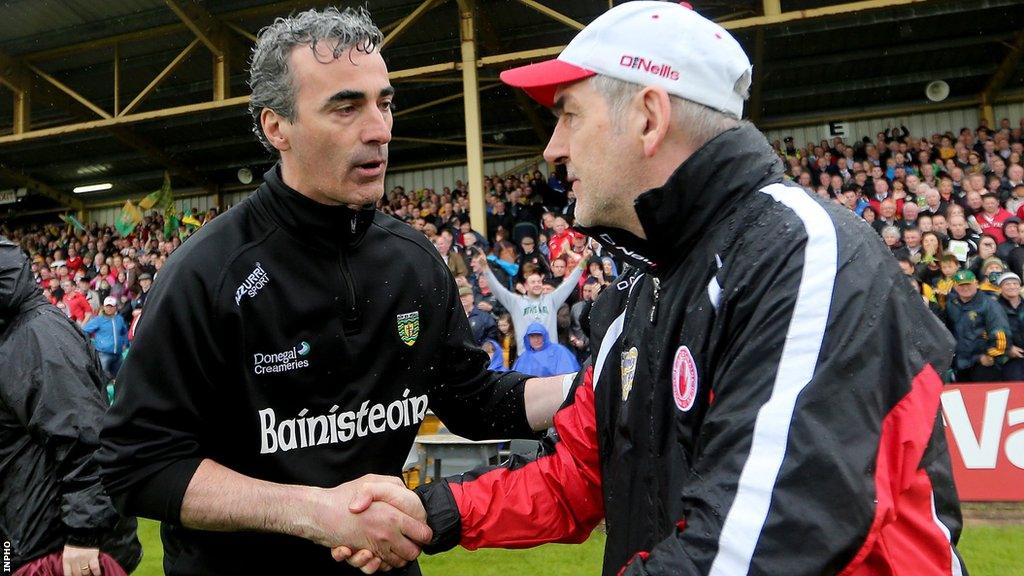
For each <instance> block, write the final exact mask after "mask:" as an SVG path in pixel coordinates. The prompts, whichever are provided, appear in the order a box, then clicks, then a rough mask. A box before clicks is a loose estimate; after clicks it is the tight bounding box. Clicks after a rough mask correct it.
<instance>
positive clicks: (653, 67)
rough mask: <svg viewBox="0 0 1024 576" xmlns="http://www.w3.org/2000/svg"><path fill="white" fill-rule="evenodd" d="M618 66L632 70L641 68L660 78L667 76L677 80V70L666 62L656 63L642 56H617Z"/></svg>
mask: <svg viewBox="0 0 1024 576" xmlns="http://www.w3.org/2000/svg"><path fill="white" fill-rule="evenodd" d="M619 66H622V67H623V68H632V69H633V70H643V71H644V72H648V73H650V74H654V75H655V76H661V77H662V78H668V79H669V80H679V71H678V70H675V69H673V68H672V66H670V65H668V64H657V63H655V62H654V61H653V60H648V59H647V58H644V57H642V56H630V55H629V54H623V55H622V57H621V58H619Z"/></svg>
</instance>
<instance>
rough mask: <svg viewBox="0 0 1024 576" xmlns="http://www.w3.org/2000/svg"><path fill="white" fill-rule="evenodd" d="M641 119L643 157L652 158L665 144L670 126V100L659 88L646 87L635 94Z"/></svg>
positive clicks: (663, 90)
mask: <svg viewBox="0 0 1024 576" xmlns="http://www.w3.org/2000/svg"><path fill="white" fill-rule="evenodd" d="M637 99H638V102H637V104H638V105H639V107H640V110H639V112H640V115H641V117H642V119H643V132H642V134H641V138H642V139H643V146H644V155H645V156H647V157H652V156H654V155H655V154H657V152H658V150H659V149H660V148H661V146H662V145H663V144H664V142H665V138H666V137H667V135H668V132H669V129H670V126H671V124H672V100H671V98H669V95H668V92H666V91H665V89H664V88H661V87H660V86H648V87H646V88H644V89H643V90H641V91H640V93H639V94H637Z"/></svg>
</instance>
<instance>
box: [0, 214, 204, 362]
mask: <svg viewBox="0 0 1024 576" xmlns="http://www.w3.org/2000/svg"><path fill="white" fill-rule="evenodd" d="M192 215H193V217H196V218H198V219H200V221H207V220H209V219H211V218H213V217H215V216H216V215H217V211H216V210H215V209H213V210H210V211H209V212H207V213H206V214H205V215H202V214H198V212H197V211H193V213H192ZM192 231H193V229H192V228H191V227H188V226H181V228H180V229H179V230H178V231H176V232H173V233H172V234H171V236H170V237H168V236H166V235H165V233H164V217H163V215H161V214H158V213H156V212H154V213H153V214H152V215H150V216H147V217H146V218H144V219H143V221H142V222H141V223H139V225H138V226H136V227H135V229H134V230H133V232H132V233H131V234H130V235H129V236H127V237H122V236H121V235H120V234H119V233H118V232H117V230H116V229H115V228H114V227H113V226H109V225H107V226H101V225H99V224H93V225H92V226H83V227H82V228H78V227H75V226H72V225H65V224H56V223H54V224H45V225H29V226H17V227H13V226H3V227H2V228H0V235H2V236H6V237H7V238H8V239H10V240H12V241H14V242H16V243H18V244H19V245H20V246H21V247H22V248H23V249H24V250H25V251H26V252H27V253H28V254H29V257H30V258H31V262H32V264H31V270H32V274H33V276H34V279H35V281H36V283H37V284H38V285H39V287H40V289H41V290H42V292H43V296H44V297H45V298H46V299H47V300H49V302H50V303H51V304H53V305H55V306H56V307H57V308H59V309H60V310H61V311H63V312H64V313H65V314H66V315H67V316H68V317H70V318H71V319H72V320H74V321H75V322H76V323H77V324H78V325H79V326H80V327H81V328H82V330H83V332H85V333H86V334H87V335H88V336H89V337H90V338H91V339H92V341H93V345H94V346H95V347H96V350H97V352H98V353H99V356H100V360H101V362H102V364H103V369H104V370H105V371H106V373H107V375H108V376H109V377H110V378H114V377H115V376H116V375H117V371H118V369H119V368H120V365H121V360H122V358H123V355H124V354H125V353H126V352H127V349H128V347H129V346H130V342H131V340H132V339H133V338H134V335H135V327H136V325H137V323H138V321H139V317H140V316H141V314H142V309H143V306H144V305H145V303H146V297H147V295H148V293H149V290H150V288H151V287H152V286H153V280H154V278H155V277H156V275H157V274H159V272H160V269H161V268H163V266H164V264H165V263H166V262H167V257H168V256H169V255H170V254H171V252H173V251H174V250H175V249H176V248H177V247H178V246H180V245H181V243H182V242H183V241H184V240H186V239H187V238H188V236H189V235H190V234H191V233H192Z"/></svg>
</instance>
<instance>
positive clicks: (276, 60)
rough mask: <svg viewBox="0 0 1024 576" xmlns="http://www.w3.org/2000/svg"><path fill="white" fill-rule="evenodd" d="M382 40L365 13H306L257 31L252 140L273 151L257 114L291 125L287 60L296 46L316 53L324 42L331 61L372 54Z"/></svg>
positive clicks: (251, 82)
mask: <svg viewBox="0 0 1024 576" xmlns="http://www.w3.org/2000/svg"><path fill="white" fill-rule="evenodd" d="M383 40H384V35H383V34H381V31H380V29H378V28H377V26H376V25H374V23H373V21H372V20H370V13H369V12H368V11H367V10H366V8H362V7H360V8H345V10H343V11H342V10H338V9H337V8H334V7H329V8H325V9H324V10H323V12H318V11H317V10H306V11H305V12H300V13H298V14H295V15H293V16H289V17H288V18H278V19H277V20H274V23H273V24H271V25H270V26H267V27H265V28H263V29H262V30H260V32H259V35H258V37H257V39H256V47H255V48H253V51H252V60H251V63H250V66H249V88H250V89H251V90H252V97H251V99H250V100H249V113H250V114H252V120H253V128H252V131H253V133H254V134H256V138H258V139H259V141H260V142H261V143H262V144H263V146H265V147H266V149H267V150H269V151H271V152H276V151H277V150H276V149H275V148H274V147H273V146H272V145H271V144H270V142H269V141H268V140H267V135H266V134H264V133H263V127H262V126H261V124H260V113H261V112H263V109H264V108H270V109H271V110H273V111H274V112H277V113H278V114H280V115H281V116H284V117H285V118H287V119H288V121H289V122H294V121H295V119H296V117H297V114H298V113H297V111H296V110H295V84H294V82H293V81H292V76H291V72H290V71H289V69H288V59H289V58H290V57H291V53H292V50H293V49H294V48H295V47H296V46H309V47H310V49H311V50H313V52H314V54H316V48H317V44H319V43H322V42H329V45H330V46H331V52H332V54H333V58H334V59H337V58H339V57H340V56H341V55H342V54H343V53H346V52H348V51H349V50H356V51H358V52H365V53H367V54H369V53H372V52H373V51H374V50H376V49H377V47H378V46H380V44H381V42H382V41H383Z"/></svg>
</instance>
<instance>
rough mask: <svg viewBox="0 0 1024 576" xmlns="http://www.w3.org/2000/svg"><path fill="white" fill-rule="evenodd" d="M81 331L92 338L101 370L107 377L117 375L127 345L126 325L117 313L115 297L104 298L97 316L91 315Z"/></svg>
mask: <svg viewBox="0 0 1024 576" xmlns="http://www.w3.org/2000/svg"><path fill="white" fill-rule="evenodd" d="M82 331H83V332H85V333H86V334H88V335H89V336H90V337H91V338H92V342H93V345H94V346H95V347H96V352H98V353H99V355H100V364H102V365H103V371H104V372H106V373H107V376H108V377H109V378H115V377H117V372H118V370H120V369H121V355H122V354H123V353H124V350H125V348H127V347H128V325H127V324H125V322H124V318H122V317H121V315H120V314H118V313H117V298H114V297H113V296H107V297H106V298H104V299H103V309H102V310H100V314H99V316H93V317H92V318H91V319H90V320H89V321H88V322H86V323H85V326H83V327H82Z"/></svg>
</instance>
